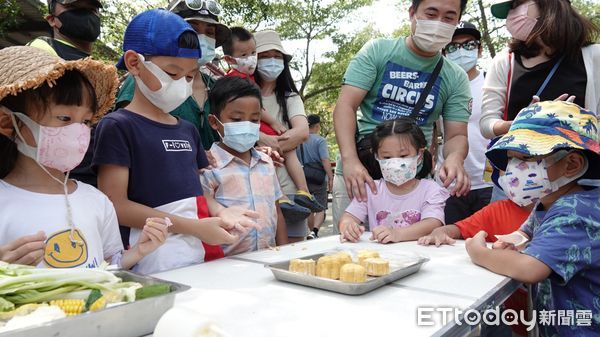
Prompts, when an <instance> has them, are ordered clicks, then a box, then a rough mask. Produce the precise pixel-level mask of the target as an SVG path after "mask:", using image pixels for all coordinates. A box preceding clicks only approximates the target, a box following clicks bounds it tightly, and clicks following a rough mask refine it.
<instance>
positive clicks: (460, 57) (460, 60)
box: [446, 48, 479, 71]
mask: <svg viewBox="0 0 600 337" xmlns="http://www.w3.org/2000/svg"><path fill="white" fill-rule="evenodd" d="M478 56H479V49H473V50H466V49H464V48H458V50H456V51H455V52H453V53H447V54H446V57H447V58H448V59H449V60H451V61H452V62H454V63H456V64H457V65H459V66H460V67H461V68H463V69H464V71H469V70H471V69H473V67H475V66H476V65H477V58H478Z"/></svg>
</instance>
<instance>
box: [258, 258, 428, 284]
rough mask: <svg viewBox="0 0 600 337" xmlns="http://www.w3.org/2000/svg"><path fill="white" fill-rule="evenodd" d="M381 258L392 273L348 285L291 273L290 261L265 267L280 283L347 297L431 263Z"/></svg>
mask: <svg viewBox="0 0 600 337" xmlns="http://www.w3.org/2000/svg"><path fill="white" fill-rule="evenodd" d="M336 252H338V251H329V252H324V253H321V254H314V255H308V256H303V257H299V259H313V260H315V262H316V260H317V259H318V258H320V257H321V256H324V255H330V254H333V253H336ZM351 255H353V256H354V255H355V254H352V253H351ZM381 257H382V258H384V259H386V260H388V261H389V262H390V273H389V274H387V275H384V276H379V277H371V276H367V281H366V282H364V283H348V282H342V281H339V280H332V279H327V278H323V277H318V276H311V275H305V274H300V273H295V272H291V271H289V270H288V269H289V265H290V261H289V260H288V261H282V262H276V263H271V264H266V265H265V267H266V268H269V269H271V272H272V273H273V276H275V279H277V280H279V281H284V282H290V283H296V284H300V285H303V286H307V287H312V288H318V289H323V290H329V291H333V292H337V293H341V294H346V295H362V294H365V293H368V292H370V291H372V290H375V289H377V288H379V287H382V286H384V285H386V284H388V283H392V282H394V281H397V280H399V279H401V278H403V277H406V276H408V275H411V274H414V273H416V272H418V271H419V269H421V266H422V265H423V263H425V262H427V261H429V258H427V257H423V256H418V255H412V256H410V255H408V256H402V255H397V254H386V253H384V252H382V253H381Z"/></svg>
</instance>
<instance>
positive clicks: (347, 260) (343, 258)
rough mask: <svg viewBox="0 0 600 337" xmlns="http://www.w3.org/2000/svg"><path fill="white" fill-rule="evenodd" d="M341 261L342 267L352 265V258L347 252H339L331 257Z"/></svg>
mask: <svg viewBox="0 0 600 337" xmlns="http://www.w3.org/2000/svg"><path fill="white" fill-rule="evenodd" d="M331 256H333V257H335V258H336V259H338V261H340V267H341V266H343V265H345V264H346V263H352V256H350V254H348V253H346V252H339V253H335V254H333V255H331Z"/></svg>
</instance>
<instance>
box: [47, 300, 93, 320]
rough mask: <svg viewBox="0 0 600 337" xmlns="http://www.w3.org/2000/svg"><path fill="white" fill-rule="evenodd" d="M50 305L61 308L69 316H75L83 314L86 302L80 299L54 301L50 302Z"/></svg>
mask: <svg viewBox="0 0 600 337" xmlns="http://www.w3.org/2000/svg"><path fill="white" fill-rule="evenodd" d="M50 305H55V306H57V307H59V308H61V309H62V311H64V312H65V314H66V315H67V316H75V315H79V314H81V313H82V312H83V309H84V308H85V301H84V300H78V299H64V300H53V301H50Z"/></svg>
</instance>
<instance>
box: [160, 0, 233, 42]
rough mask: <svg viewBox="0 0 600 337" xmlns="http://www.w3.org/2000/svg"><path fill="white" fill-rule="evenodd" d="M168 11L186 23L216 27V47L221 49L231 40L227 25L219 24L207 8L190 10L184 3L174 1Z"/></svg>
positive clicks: (217, 19)
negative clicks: (199, 23)
mask: <svg viewBox="0 0 600 337" xmlns="http://www.w3.org/2000/svg"><path fill="white" fill-rule="evenodd" d="M168 9H169V10H170V11H171V12H173V13H175V14H177V15H179V16H180V17H182V18H183V19H184V20H185V21H202V22H206V23H210V24H213V25H214V26H215V47H220V46H222V45H223V43H225V42H226V41H227V40H229V39H230V38H231V30H230V29H229V27H227V25H225V24H223V23H220V22H219V17H218V16H216V15H214V14H212V13H211V12H209V11H208V10H207V9H206V8H205V6H203V8H202V9H199V10H194V9H191V8H188V7H187V6H186V5H185V2H184V1H178V0H173V1H171V2H169V6H168Z"/></svg>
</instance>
